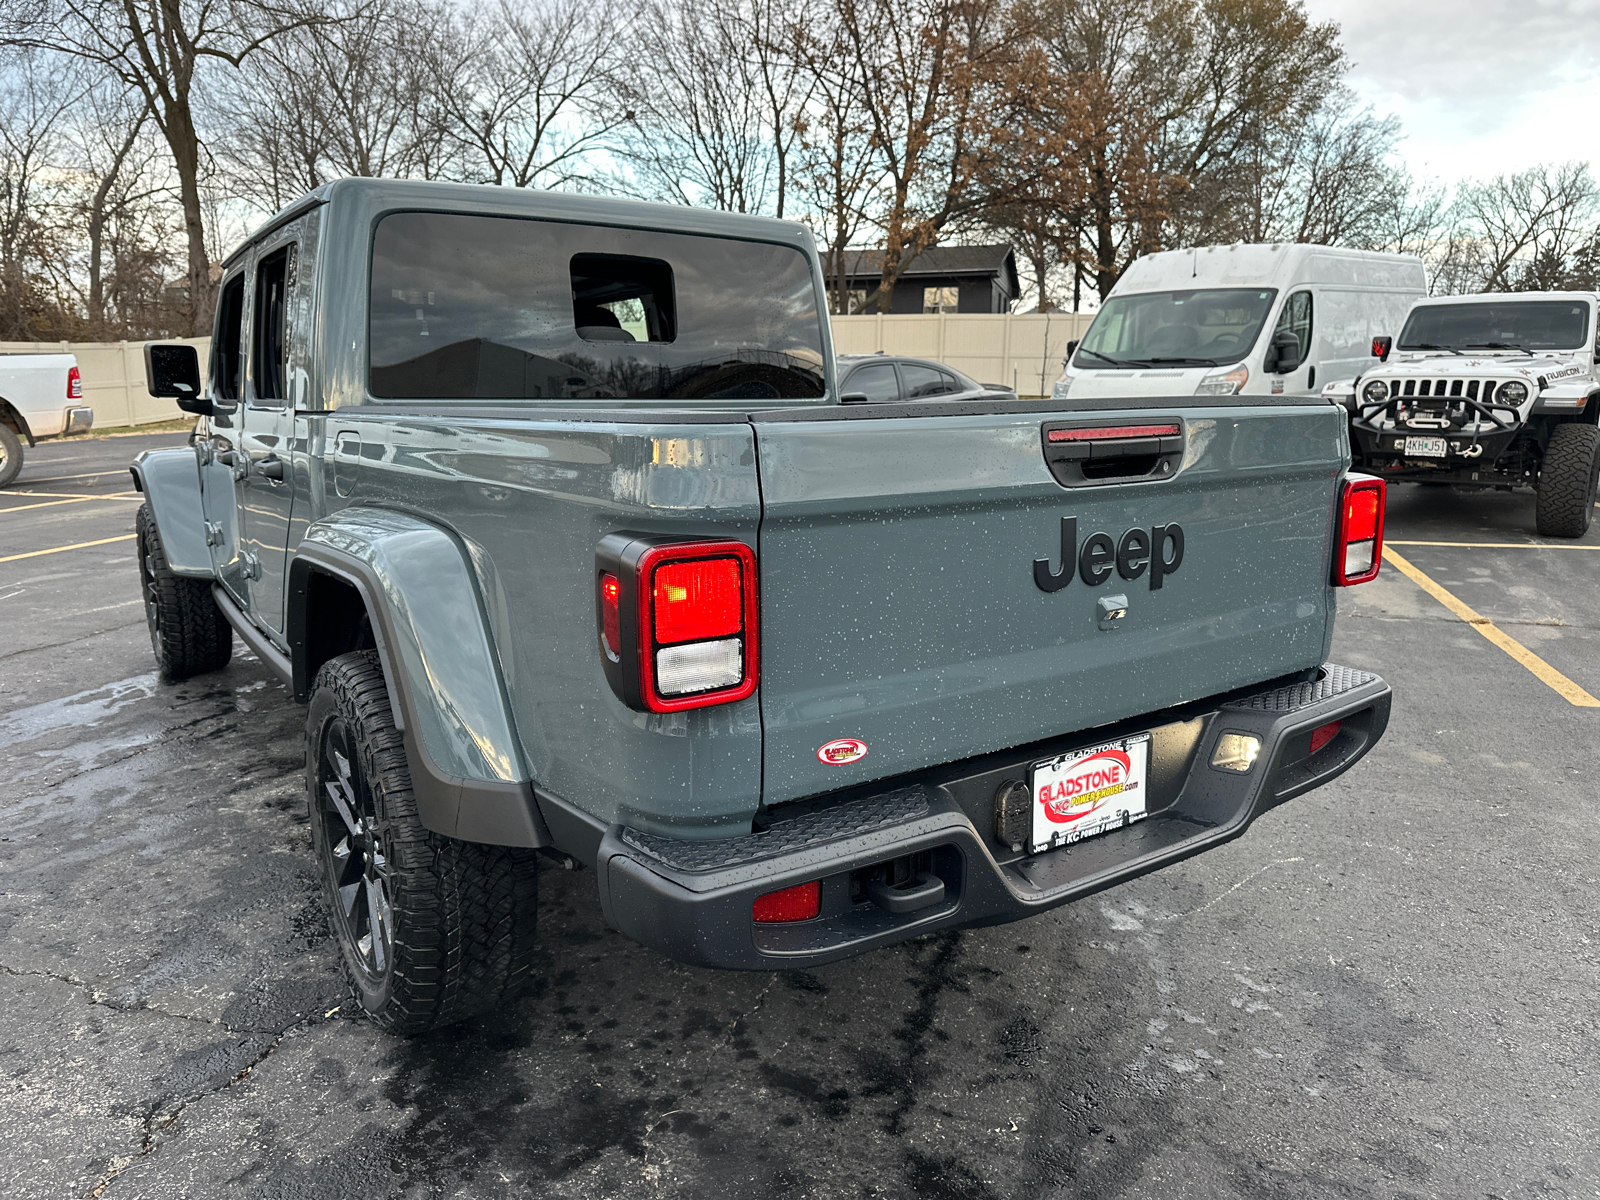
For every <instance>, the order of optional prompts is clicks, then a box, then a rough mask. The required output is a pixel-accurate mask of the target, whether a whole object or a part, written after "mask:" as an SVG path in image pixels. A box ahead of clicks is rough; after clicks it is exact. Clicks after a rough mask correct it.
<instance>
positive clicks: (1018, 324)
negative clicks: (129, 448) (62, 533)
mask: <svg viewBox="0 0 1600 1200" xmlns="http://www.w3.org/2000/svg"><path fill="white" fill-rule="evenodd" d="M1093 319H1094V314H1093V313H1009V314H1008V313H1000V314H994V315H991V314H988V313H963V314H959V315H957V314H940V315H937V316H932V315H930V316H924V315H921V314H916V315H909V316H899V315H889V316H884V315H882V314H875V315H873V316H866V317H834V318H833V344H834V349H835V351H837V352H838V353H839V354H872V353H874V352H875V351H878V350H882V351H883V352H884V353H885V354H907V355H912V356H914V357H916V358H931V359H934V360H935V361H937V362H942V363H948V364H949V365H950V366H952V367H955V368H956V370H958V371H964V372H966V373H967V374H968V375H971V376H972V377H973V378H974V379H976V380H978V381H979V382H981V383H1004V384H1009V385H1010V386H1012V387H1014V388H1016V389H1017V392H1018V394H1019V395H1023V396H1047V395H1049V394H1050V385H1051V383H1053V382H1054V381H1055V379H1056V377H1057V376H1058V375H1060V374H1061V359H1062V356H1063V355H1065V354H1066V351H1067V341H1068V339H1069V338H1081V337H1082V336H1083V331H1084V330H1085V329H1087V328H1089V322H1090V321H1091V320H1093ZM174 340H183V341H187V342H189V343H190V344H191V345H193V346H194V347H195V349H196V350H198V351H199V354H200V362H201V364H202V366H203V364H204V363H205V362H206V360H207V358H208V357H209V355H210V353H211V339H210V338H184V339H174ZM0 354H74V355H76V356H77V358H78V369H79V371H81V372H82V374H83V399H84V403H85V404H87V405H89V407H91V408H93V409H94V426H95V428H96V429H113V428H118V427H121V426H131V425H151V424H154V423H155V422H157V421H171V420H175V419H176V418H179V417H181V416H183V413H182V411H181V410H179V408H178V406H177V405H176V404H174V403H173V402H172V401H171V400H158V399H156V398H155V397H154V396H152V395H151V394H150V393H149V391H148V390H147V389H146V386H145V378H144V343H143V342H0Z"/></svg>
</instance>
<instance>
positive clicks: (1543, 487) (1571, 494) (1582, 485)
mask: <svg viewBox="0 0 1600 1200" xmlns="http://www.w3.org/2000/svg"><path fill="white" fill-rule="evenodd" d="M1597 483H1600V429H1597V428H1595V427H1594V426H1593V425H1582V424H1578V423H1577V422H1567V423H1564V424H1561V425H1557V426H1556V427H1555V430H1554V432H1552V433H1551V435H1550V444H1549V445H1548V446H1546V447H1545V451H1544V462H1543V463H1542V464H1541V465H1540V467H1539V495H1538V499H1537V501H1536V503H1535V508H1534V522H1535V527H1536V528H1537V529H1538V531H1539V534H1540V536H1542V537H1567V538H1575V537H1582V536H1583V535H1584V534H1586V533H1588V532H1589V523H1590V522H1591V521H1592V520H1593V519H1594V501H1595V490H1596V484H1597Z"/></svg>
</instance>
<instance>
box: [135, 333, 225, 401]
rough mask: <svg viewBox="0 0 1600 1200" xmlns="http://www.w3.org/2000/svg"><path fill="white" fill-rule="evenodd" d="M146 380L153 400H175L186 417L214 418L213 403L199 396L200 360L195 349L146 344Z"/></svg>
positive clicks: (172, 345) (168, 344) (169, 344)
mask: <svg viewBox="0 0 1600 1200" xmlns="http://www.w3.org/2000/svg"><path fill="white" fill-rule="evenodd" d="M144 377H145V383H146V386H147V387H148V388H149V389H150V394H151V395H152V396H163V397H166V398H167V399H169V400H176V401H177V402H178V407H179V408H181V409H183V411H184V412H186V413H194V414H195V415H196V416H200V417H209V416H210V415H211V401H209V400H207V399H205V398H204V397H202V396H201V395H200V356H199V355H198V354H197V353H195V348H194V347H193V346H181V345H174V344H171V343H167V344H162V343H160V342H146V343H145V347H144Z"/></svg>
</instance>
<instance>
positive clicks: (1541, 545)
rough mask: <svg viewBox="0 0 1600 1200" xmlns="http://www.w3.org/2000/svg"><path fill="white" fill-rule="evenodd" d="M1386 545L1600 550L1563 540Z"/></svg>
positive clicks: (1476, 548)
mask: <svg viewBox="0 0 1600 1200" xmlns="http://www.w3.org/2000/svg"><path fill="white" fill-rule="evenodd" d="M1383 544H1384V545H1385V546H1461V547H1463V548H1465V549H1467V550H1600V546H1573V545H1567V544H1565V543H1562V542H1401V541H1388V540H1385V541H1384V543H1383Z"/></svg>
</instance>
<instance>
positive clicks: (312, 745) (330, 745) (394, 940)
mask: <svg viewBox="0 0 1600 1200" xmlns="http://www.w3.org/2000/svg"><path fill="white" fill-rule="evenodd" d="M306 789H307V791H308V793H309V798H310V812H311V839H312V845H313V849H314V852H315V853H316V856H317V862H318V864H319V866H320V867H321V873H322V878H323V894H324V897H325V899H326V900H327V903H328V918H329V923H330V925H331V927H332V929H333V932H334V936H335V938H336V940H337V941H338V943H339V950H340V955H339V957H340V961H341V963H342V964H343V968H344V972H345V975H346V977H347V978H348V979H349V981H350V984H351V987H352V988H353V989H354V991H355V994H356V997H357V998H358V999H359V1001H360V1003H361V1006H362V1008H363V1009H365V1010H366V1012H367V1015H368V1016H370V1017H371V1018H372V1019H373V1020H374V1021H376V1022H377V1023H378V1024H379V1025H380V1026H382V1027H383V1028H384V1029H387V1030H389V1031H391V1032H393V1033H398V1034H406V1035H410V1034H417V1033H423V1032H425V1031H427V1030H430V1029H437V1028H439V1027H440V1026H444V1025H449V1024H452V1023H453V1022H456V1021H461V1020H464V1019H466V1018H468V1017H471V1016H475V1015H477V1014H479V1013H484V1012H488V1011H491V1010H493V1009H497V1008H500V1007H502V1006H504V1005H507V1004H509V1003H511V1002H512V1001H514V1000H515V999H516V998H517V997H519V996H521V995H523V994H524V993H525V992H527V990H528V989H529V987H530V986H531V985H532V983H533V982H534V980H535V974H534V965H535V953H536V949H537V945H536V941H535V919H536V915H537V914H536V909H537V905H538V862H537V855H536V853H535V852H534V851H532V850H524V849H518V848H515V847H510V846H486V845H480V844H478V843H476V842H463V841H457V840H456V839H454V838H449V837H444V836H442V835H440V834H437V833H433V832H431V831H429V830H427V829H425V828H423V826H422V823H421V822H420V821H419V820H418V819H417V804H416V798H415V796H414V795H413V793H412V790H411V773H410V770H409V768H408V766H407V763H406V753H405V747H404V745H403V744H402V742H401V737H400V731H399V730H397V729H396V728H395V723H394V714H393V712H392V710H391V708H390V706H389V691H388V688H387V686H386V685H385V682H384V676H383V668H382V666H381V665H380V664H379V661H378V655H377V652H376V651H372V650H361V651H355V652H353V653H350V654H341V655H339V656H338V657H336V658H333V659H330V660H329V661H328V662H326V663H324V664H323V666H322V669H321V670H320V671H318V672H317V680H316V686H315V689H314V690H313V692H312V695H311V703H310V706H309V711H308V712H307V714H306Z"/></svg>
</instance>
